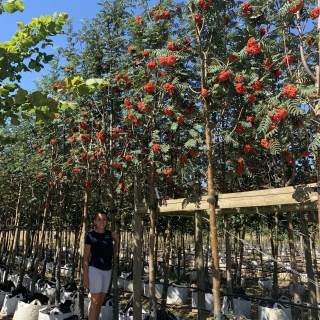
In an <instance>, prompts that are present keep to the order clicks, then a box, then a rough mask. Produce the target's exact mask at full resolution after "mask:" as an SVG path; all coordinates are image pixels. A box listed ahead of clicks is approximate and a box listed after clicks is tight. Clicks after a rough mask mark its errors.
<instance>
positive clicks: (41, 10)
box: [0, 0, 101, 90]
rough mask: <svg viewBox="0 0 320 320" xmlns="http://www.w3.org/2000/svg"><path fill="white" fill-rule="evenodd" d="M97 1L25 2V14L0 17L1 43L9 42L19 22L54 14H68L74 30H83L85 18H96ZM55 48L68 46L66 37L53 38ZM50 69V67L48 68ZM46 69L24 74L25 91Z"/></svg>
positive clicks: (31, 87) (55, 0)
mask: <svg viewBox="0 0 320 320" xmlns="http://www.w3.org/2000/svg"><path fill="white" fill-rule="evenodd" d="M97 2H98V1H97V0H53V1H49V0H25V1H24V2H23V4H24V6H25V10H24V12H15V13H13V14H7V13H4V14H2V15H0V30H1V32H0V42H4V41H8V40H10V39H11V37H12V36H13V35H14V33H15V31H16V30H17V29H18V26H17V22H20V21H21V22H23V23H28V22H30V21H31V19H32V17H40V16H41V15H47V14H49V15H52V14H53V13H54V12H57V13H60V12H61V11H63V12H66V13H67V14H68V15H69V16H72V17H73V25H74V30H78V29H80V28H81V20H82V19H83V17H84V16H85V17H87V18H88V19H92V18H94V17H95V15H96V14H97V12H98V11H99V10H100V8H101V6H99V5H97ZM52 40H53V46H54V47H56V46H64V45H65V44H66V36H64V35H59V36H56V37H53V38H52ZM46 69H47V70H48V69H49V66H48V67H47V68H46ZM46 69H44V70H42V71H41V72H40V73H38V72H28V73H24V74H23V78H22V81H21V86H22V87H23V88H24V89H27V90H31V89H33V88H34V83H33V80H35V79H36V78H39V77H41V74H45V73H46V72H47V70H46Z"/></svg>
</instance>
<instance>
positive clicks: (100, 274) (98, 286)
mask: <svg viewBox="0 0 320 320" xmlns="http://www.w3.org/2000/svg"><path fill="white" fill-rule="evenodd" d="M111 274H112V270H100V269H97V268H95V267H91V266H90V267H89V287H90V292H91V293H100V292H104V293H107V292H108V289H109V285H110V281H111Z"/></svg>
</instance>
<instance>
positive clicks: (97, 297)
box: [88, 292, 105, 320]
mask: <svg viewBox="0 0 320 320" xmlns="http://www.w3.org/2000/svg"><path fill="white" fill-rule="evenodd" d="M103 295H104V297H105V293H104V292H98V293H91V301H90V308H89V316H88V320H98V319H99V314H100V310H101V305H102V303H103V300H104V297H103V300H102V296H103ZM101 300H102V301H101Z"/></svg>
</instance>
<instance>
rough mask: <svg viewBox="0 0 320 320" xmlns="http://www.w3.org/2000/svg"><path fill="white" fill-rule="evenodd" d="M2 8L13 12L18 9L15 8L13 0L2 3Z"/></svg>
mask: <svg viewBox="0 0 320 320" xmlns="http://www.w3.org/2000/svg"><path fill="white" fill-rule="evenodd" d="M4 8H5V9H6V11H7V12H8V13H14V12H16V11H18V10H19V9H18V8H17V6H16V4H15V3H14V0H8V1H7V2H6V3H5V4H4Z"/></svg>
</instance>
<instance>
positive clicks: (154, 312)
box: [149, 160, 157, 320]
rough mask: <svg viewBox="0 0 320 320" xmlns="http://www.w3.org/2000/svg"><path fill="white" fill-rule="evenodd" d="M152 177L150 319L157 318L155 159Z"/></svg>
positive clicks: (152, 164) (154, 319)
mask: <svg viewBox="0 0 320 320" xmlns="http://www.w3.org/2000/svg"><path fill="white" fill-rule="evenodd" d="M150 169H151V170H150V171H151V179H150V231H149V232H150V234H149V288H150V320H156V319H157V299H156V292H155V283H156V279H155V267H154V244H155V241H154V240H155V228H156V226H155V222H156V207H155V194H154V174H153V173H154V171H155V170H154V161H153V160H152V161H151V168H150Z"/></svg>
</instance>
